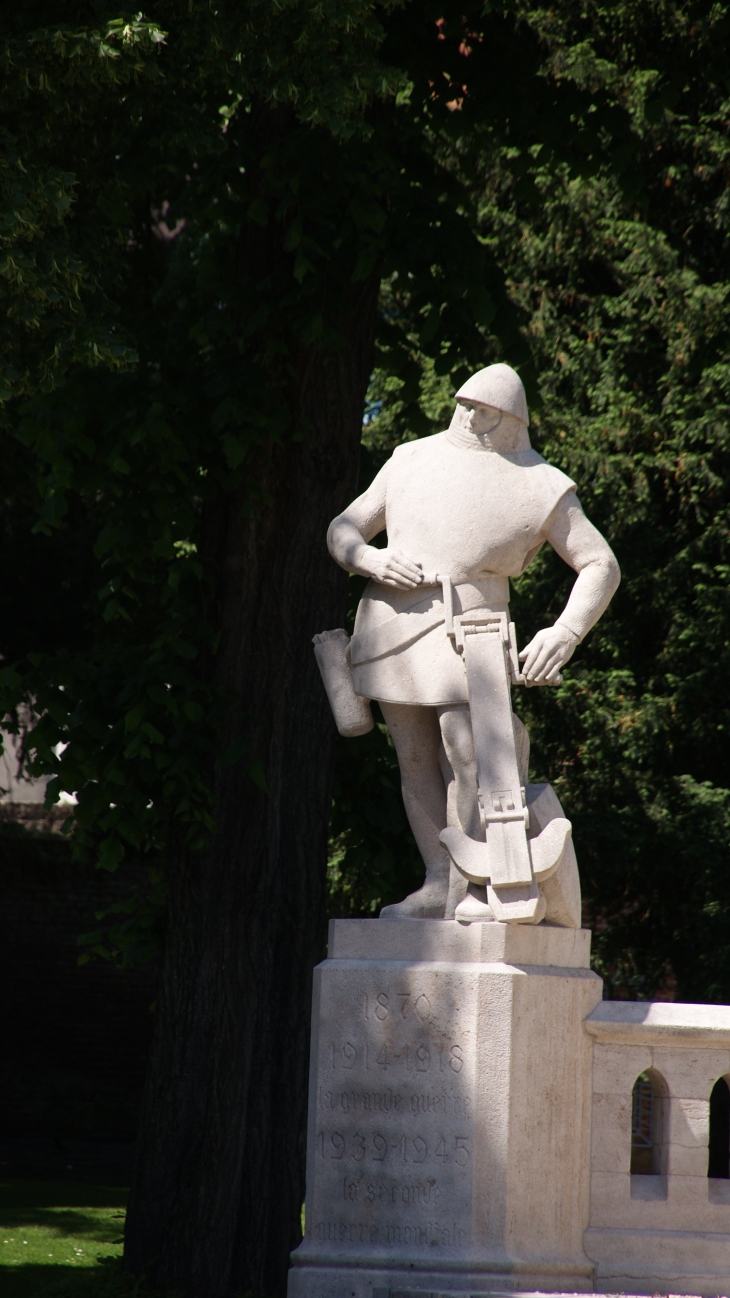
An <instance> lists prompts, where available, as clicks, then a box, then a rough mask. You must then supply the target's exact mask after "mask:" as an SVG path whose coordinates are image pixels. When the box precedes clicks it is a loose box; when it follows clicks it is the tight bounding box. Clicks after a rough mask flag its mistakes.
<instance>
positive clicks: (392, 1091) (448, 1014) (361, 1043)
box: [307, 966, 474, 1255]
mask: <svg viewBox="0 0 730 1298" xmlns="http://www.w3.org/2000/svg"><path fill="white" fill-rule="evenodd" d="M328 972H329V971H328ZM343 983H344V984H345V986H343ZM322 992H323V994H322V1014H321V1035H320V1045H319V1059H318V1077H317V1088H316V1092H315V1099H316V1128H315V1136H314V1149H313V1150H312V1149H310V1154H309V1157H310V1160H311V1159H312V1158H313V1159H314V1163H313V1167H312V1171H313V1186H314V1190H313V1195H312V1202H311V1204H310V1205H308V1208H307V1233H308V1235H309V1236H310V1238H311V1239H312V1240H314V1241H316V1242H317V1243H319V1244H321V1245H328V1244H329V1245H337V1246H339V1247H341V1248H346V1247H351V1246H353V1245H357V1246H358V1249H359V1250H362V1248H363V1247H365V1248H366V1249H367V1248H373V1249H374V1250H377V1249H383V1248H384V1247H391V1248H392V1246H394V1245H396V1246H402V1247H403V1248H404V1250H411V1251H413V1250H414V1249H415V1250H418V1249H424V1250H427V1251H428V1252H429V1253H430V1254H431V1255H433V1253H434V1251H438V1250H442V1249H446V1250H453V1249H459V1248H468V1246H469V1242H470V1221H471V1215H472V1214H471V1175H472V1162H473V1153H474V1151H473V1127H472V1124H473V1118H474V1114H473V1108H474V1103H473V1092H472V1088H473V1042H472V1039H471V1031H470V1026H471V1018H470V1016H469V1013H468V1004H467V1001H468V997H467V998H466V999H465V997H464V995H463V994H462V993H461V992H460V991H459V989H458V988H456V987H454V986H453V980H451V979H447V980H446V981H444V976H443V975H439V973H438V972H437V971H434V970H428V971H426V970H422V971H418V970H417V969H414V968H413V967H411V968H406V969H405V971H404V972H403V973H401V974H398V973H397V972H393V973H392V974H390V973H389V976H388V979H387V980H386V979H384V978H383V976H382V974H381V976H380V978H379V979H376V977H375V976H373V975H371V974H370V973H369V972H367V971H365V970H363V968H362V966H361V967H360V969H359V970H357V971H352V973H350V972H349V971H348V974H347V976H346V975H345V973H344V971H339V976H336V975H333V976H332V978H331V983H330V985H329V986H328V984H327V982H325V983H324V985H323V989H322ZM328 993H330V994H331V999H330V1000H328Z"/></svg>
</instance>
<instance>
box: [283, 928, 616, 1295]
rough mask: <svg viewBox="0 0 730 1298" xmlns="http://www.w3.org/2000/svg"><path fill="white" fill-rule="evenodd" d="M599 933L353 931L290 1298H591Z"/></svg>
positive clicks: (324, 998)
mask: <svg viewBox="0 0 730 1298" xmlns="http://www.w3.org/2000/svg"><path fill="white" fill-rule="evenodd" d="M589 945H590V934H589V932H587V931H585V930H575V929H558V928H548V927H531V926H527V925H525V926H519V925H517V926H515V925H510V926H508V925H505V924H498V923H492V924H473V925H470V926H466V925H461V924H458V923H457V922H455V921H451V922H449V921H443V920H335V921H333V923H332V925H331V927H330V945H329V958H328V959H327V960H326V961H325V962H324V963H323V964H322V965H320V966H319V968H318V969H317V970H316V973H315V991H314V1013H313V1028H312V1064H311V1083H310V1102H309V1132H308V1155H307V1163H308V1171H307V1205H306V1233H305V1238H304V1242H303V1243H302V1245H301V1246H300V1248H299V1249H297V1251H296V1252H295V1253H294V1254H293V1256H292V1263H293V1265H292V1270H291V1272H290V1277H289V1298H375V1295H376V1294H377V1293H378V1291H381V1293H385V1294H387V1293H388V1292H389V1291H390V1290H393V1291H395V1290H404V1289H407V1290H417V1291H418V1290H420V1291H424V1290H425V1291H426V1292H428V1291H431V1292H434V1291H436V1292H440V1293H446V1294H452V1293H453V1294H460V1293H464V1294H470V1295H477V1294H481V1293H485V1294H486V1293H490V1292H494V1291H495V1290H496V1291H502V1292H504V1291H508V1290H523V1291H535V1290H542V1291H553V1292H566V1291H567V1292H575V1291H581V1290H585V1291H590V1290H592V1288H593V1265H592V1263H591V1262H590V1261H589V1260H588V1258H587V1257H586V1255H585V1253H584V1251H583V1231H584V1229H585V1227H586V1226H587V1224H588V1166H589V1148H588V1145H589V1133H590V1110H589V1106H590V1100H591V1041H590V1039H589V1038H588V1036H587V1034H586V1033H585V1032H584V1030H583V1020H584V1018H585V1017H586V1015H587V1014H590V1012H591V1011H592V1010H593V1009H594V1007H595V1006H596V1005H597V1004H598V1002H599V1001H600V1000H601V982H600V979H599V978H597V977H596V976H595V975H594V974H592V973H591V972H590V970H589V969H588V954H589Z"/></svg>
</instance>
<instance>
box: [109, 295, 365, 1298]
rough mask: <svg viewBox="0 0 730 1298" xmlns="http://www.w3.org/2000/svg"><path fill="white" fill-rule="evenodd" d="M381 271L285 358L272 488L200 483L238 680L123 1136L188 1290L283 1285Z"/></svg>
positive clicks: (158, 1262)
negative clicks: (332, 553) (329, 679)
mask: <svg viewBox="0 0 730 1298" xmlns="http://www.w3.org/2000/svg"><path fill="white" fill-rule="evenodd" d="M377 289H378V284H377V277H376V276H373V277H372V278H371V279H370V280H369V281H368V282H367V283H365V284H361V285H357V286H353V288H352V292H351V303H350V306H351V310H350V313H349V316H348V318H347V319H345V320H344V321H342V322H341V328H342V333H343V334H344V335H345V337H344V342H343V344H342V345H341V346H340V347H335V348H332V349H330V350H329V351H324V350H321V351H317V350H316V349H314V348H312V349H308V351H307V354H306V356H304V357H303V363H302V365H301V366H300V371H299V373H300V377H299V380H298V385H297V386H298V391H297V393H296V398H297V400H298V411H297V413H298V416H299V419H300V422H301V424H302V426H303V427H304V428H305V429H306V430H307V431H305V434H304V438H303V440H301V441H288V442H283V443H282V444H280V445H278V446H274V447H271V448H270V449H269V451H268V452H267V455H266V462H265V464H264V465H263V470H262V472H261V473H257V480H258V481H259V482H261V483H262V485H263V487H264V489H265V491H266V492H267V494H268V499H269V501H270V503H269V504H267V505H266V506H265V507H264V508H263V509H259V510H257V512H256V514H255V516H252V515H251V514H250V512H248V511H247V510H246V509H245V507H244V503H243V499H242V498H238V497H236V496H235V495H231V496H230V497H228V498H225V497H221V498H220V499H219V500H218V501H217V502H216V508H215V510H214V511H213V514H214V516H213V518H212V520H211V521H210V526H209V535H212V536H213V541H212V543H211V544H212V545H213V549H214V550H215V551H216V552H217V562H218V565H219V569H218V570H219V572H220V574H221V584H222V601H221V626H222V639H221V648H220V651H219V653H218V655H217V658H216V662H215V665H214V676H215V679H217V680H218V681H219V682H223V683H224V684H226V685H227V686H229V687H233V688H234V689H235V691H236V693H237V695H238V697H239V699H240V706H239V707H238V709H237V712H236V715H235V716H234V717H232V719H231V724H230V727H229V733H228V734H227V735H226V739H225V743H226V744H228V743H230V742H231V740H232V739H235V738H237V737H239V738H240V737H248V738H249V739H250V741H251V747H250V750H249V752H250V756H251V757H254V756H255V757H257V758H259V759H260V760H261V762H262V765H263V769H264V772H265V777H266V781H267V785H268V792H264V791H262V790H261V789H259V788H258V787H257V786H256V784H255V783H254V781H253V779H252V778H251V775H250V773H249V771H248V769H247V768H248V764H249V763H248V758H244V759H243V760H242V761H240V762H238V763H237V764H235V765H233V766H231V767H228V768H226V769H221V768H218V770H217V773H216V776H215V803H214V818H215V822H216V831H215V834H214V837H213V841H212V844H211V847H210V849H209V850H208V851H206V852H202V853H191V852H190V851H186V850H185V848H184V846H183V845H182V844H180V845H179V846H178V850H177V851H176V852H174V854H173V856H174V859H173V861H172V863H171V875H170V911H169V925H168V933H167V946H166V954H165V961H164V969H163V977H162V988H161V994H160V998H159V1004H158V1011H157V1014H158V1023H157V1031H156V1039H155V1042H154V1046H153V1051H152V1057H151V1063H150V1071H149V1076H148V1083H147V1089H146V1095H145V1099H144V1103H143V1112H142V1117H141V1123H140V1131H139V1137H138V1159H137V1167H136V1172H135V1177H134V1183H133V1188H132V1194H131V1202H130V1207H129V1215H128V1226H127V1247H126V1252H125V1266H126V1267H127V1268H128V1269H129V1270H130V1271H132V1272H134V1273H137V1272H141V1271H143V1270H146V1271H147V1272H148V1274H149V1275H150V1278H151V1279H152V1280H153V1282H155V1283H157V1284H160V1285H169V1286H171V1287H173V1288H175V1289H176V1290H178V1291H180V1292H181V1293H183V1294H191V1295H195V1298H223V1295H229V1294H233V1293H236V1294H247V1293H248V1292H249V1291H250V1292H251V1293H252V1294H253V1295H255V1298H259V1295H263V1296H265V1298H269V1296H271V1298H283V1295H284V1294H285V1293H286V1273H287V1268H288V1262H289V1252H290V1250H291V1249H292V1248H293V1247H294V1246H295V1245H296V1244H297V1243H298V1241H299V1239H300V1238H301V1232H300V1213H301V1206H302V1200H303V1196H304V1162H305V1121H306V1100H307V1071H308V1053H309V1049H308V1047H309V1018H310V989H311V981H312V980H311V971H312V968H313V966H314V965H315V963H317V961H318V960H319V959H321V958H322V956H323V954H324V949H325V937H326V934H325V860H326V837H327V821H328V812H329V803H330V796H331V777H332V765H333V756H334V744H335V738H336V732H335V727H334V724H333V721H332V717H331V715H330V712H329V707H328V704H327V700H326V696H325V693H324V689H323V687H322V683H321V681H320V679H319V675H318V671H317V668H316V663H315V659H314V653H313V649H312V644H311V640H312V635H313V634H314V633H315V632H317V631H323V630H326V629H329V628H332V627H336V626H341V625H343V618H344V612H345V598H346V576H345V574H344V573H343V572H341V571H340V570H339V569H338V568H337V567H336V565H335V564H334V563H333V561H332V560H331V559H330V557H329V555H328V553H327V549H326V544H325V532H326V527H327V524H328V522H329V520H330V519H331V518H332V517H333V516H334V515H335V514H336V513H338V512H339V511H340V510H341V509H342V508H343V507H344V506H345V504H346V503H347V502H348V501H349V500H350V499H351V498H352V496H353V495H354V494H355V491H356V487H357V474H358V460H359V442H360V432H361V427H362V412H363V406H364V398H365V392H366V388H367V383H368V377H369V374H370V368H371V360H372V343H373V334H374V326H375V308H376V300H377Z"/></svg>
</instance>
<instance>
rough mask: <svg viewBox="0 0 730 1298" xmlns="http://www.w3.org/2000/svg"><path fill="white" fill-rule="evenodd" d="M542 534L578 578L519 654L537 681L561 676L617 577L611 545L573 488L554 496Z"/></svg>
mask: <svg viewBox="0 0 730 1298" xmlns="http://www.w3.org/2000/svg"><path fill="white" fill-rule="evenodd" d="M543 536H544V537H545V540H546V541H549V542H550V545H551V546H552V547H553V549H554V550H556V551H557V553H558V554H559V555H560V557H561V559H564V560H565V562H566V563H567V564H569V565H570V567H571V568H573V569H574V571H575V572H577V574H578V579H577V581H576V583H575V585H574V586H573V589H572V591H571V592H570V598H569V600H568V602H567V604H566V605H565V608H564V609H563V612H562V613H561V614H560V617H559V618H558V620H557V622H556V623H555V625H554V626H551V627H545V628H544V630H542V631H538V633H537V635H536V636H534V637H533V639H532V640H531V641H530V643H529V644H528V645H527V646H526V647H525V648H524V649H523V650H522V653H521V654H520V658H521V660H522V663H523V667H522V670H523V672H524V675H525V677H526V679H527V680H528V681H530V682H531V683H532V684H535V685H537V684H548V685H549V684H555V683H556V682H558V681H559V680H560V669H561V667H562V666H563V665H564V664H565V663H567V661H568V659H569V658H571V657H572V655H573V652H574V650H575V648H576V646H577V645H579V644H580V642H581V640H582V639H583V637H584V636H585V635H587V634H588V632H589V631H590V629H591V627H592V626H595V624H596V622H597V621H598V619H599V617H600V616H601V614H602V613H603V612H604V610H605V609H606V608H607V606H608V604H609V601H610V600H611V597H612V595H613V594H614V592H615V591H616V589H617V587H618V584H619V582H620V580H621V572H620V569H619V566H618V563H617V562H616V557H615V555H614V553H613V551H612V549H611V547H610V546H609V545H608V543H607V542H606V541H605V540H604V539H603V537H602V536H601V533H600V532H599V531H598V530H597V529H596V528H595V527H594V526H593V524H592V523H591V522H590V521H589V520H588V519H587V518H586V516H585V514H584V513H583V509H582V507H581V504H580V501H579V500H578V497H577V496H576V494H575V492H574V491H569V492H567V493H566V495H564V496H563V497H562V499H561V500H559V501H558V504H557V505H556V506H555V508H554V510H553V511H552V513H551V515H550V517H549V518H548V520H547V523H546V524H545V527H544V528H543Z"/></svg>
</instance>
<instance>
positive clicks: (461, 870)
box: [315, 365, 620, 926]
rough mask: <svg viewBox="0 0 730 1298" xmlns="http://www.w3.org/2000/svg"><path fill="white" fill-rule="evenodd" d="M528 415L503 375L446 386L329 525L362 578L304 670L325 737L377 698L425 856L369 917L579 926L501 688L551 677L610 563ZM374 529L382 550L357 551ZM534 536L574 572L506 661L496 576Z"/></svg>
mask: <svg viewBox="0 0 730 1298" xmlns="http://www.w3.org/2000/svg"><path fill="white" fill-rule="evenodd" d="M528 424H529V417H528V412H527V402H526V399H525V391H524V388H523V385H522V382H521V380H520V378H519V376H518V375H517V374H516V372H515V371H514V370H513V369H511V368H510V367H509V366H508V365H489V366H487V368H486V369H483V370H480V371H479V372H478V373H477V374H474V375H473V376H472V377H471V378H470V379H468V380H467V382H466V383H465V384H464V385H463V387H462V388H460V390H459V391H458V392H457V393H456V407H455V410H454V415H453V418H452V420H451V423H450V425H449V428H448V429H447V431H446V432H442V433H438V434H436V435H435V436H432V437H425V438H423V439H421V440H419V441H415V442H407V443H405V444H404V445H402V446H399V447H397V449H396V450H395V452H394V453H393V455H392V456H391V458H390V460H389V461H388V462H387V464H385V466H384V467H383V468H382V469H381V471H380V473H379V474H378V475H377V477H376V478H375V480H374V481H373V483H372V485H371V486H370V487H369V488H368V490H367V491H365V492H364V493H363V495H361V496H359V497H358V499H357V500H355V501H353V503H352V504H351V505H350V506H349V507H348V508H347V509H346V510H345V511H344V512H343V513H342V514H340V515H339V517H337V518H336V519H334V521H333V522H332V524H331V526H330V529H329V534H328V545H329V549H330V553H331V554H332V556H333V558H334V559H335V560H336V561H337V563H339V564H340V565H341V566H342V567H343V568H345V569H347V571H349V572H357V573H360V574H361V575H362V576H365V577H369V578H370V581H369V583H368V585H367V587H366V589H365V592H364V594H363V597H362V599H361V601H360V605H359V608H358V611H357V618H356V622H355V631H354V635H353V638H352V641H351V643H350V644H349V645H348V644H347V641H346V637H344V633H343V632H329V633H325V634H324V635H323V636H317V637H315V647H316V651H317V656H318V659H319V661H320V667H321V668H322V671H323V676H324V678H325V684H326V685H327V688H328V692H329V694H330V700H331V701H332V703H333V708H334V710H335V714H336V717H337V716H338V707H339V712H340V716H339V724H340V728H341V730H342V731H343V733H351V734H355V733H363V731H364V730H365V729H368V728H369V726H370V725H371V724H372V722H371V720H370V719H369V716H368V715H367V713H369V703H366V702H365V701H366V700H371V699H377V701H378V702H379V704H380V707H381V710H382V713H383V716H384V718H385V721H386V724H387V726H388V730H389V732H390V735H391V737H392V740H393V743H394V745H395V749H396V752H397V755H398V762H399V765H400V772H401V780H402V791H403V800H404V803H405V808H406V812H407V814H408V819H409V822H410V825H411V828H412V830H413V833H414V836H415V838H416V842H417V844H418V847H419V850H420V852H421V855H422V857H423V860H424V863H425V866H426V878H425V882H424V884H423V886H422V887H421V888H420V889H419V890H418V891H417V892H415V893H413V894H412V895H411V896H409V897H406V899H405V900H404V901H402V902H400V903H398V904H397V905H393V906H388V907H386V908H385V910H384V911H383V912H382V915H383V918H423V919H425V918H444V917H446V918H451V917H453V916H454V915H455V916H456V918H457V919H459V920H463V921H469V922H473V921H474V920H492V919H495V918H498V919H502V920H506V921H508V922H509V921H515V922H522V923H525V922H527V923H538V922H540V920H542V919H543V918H545V919H546V921H547V922H548V923H554V924H564V925H568V926H574V925H576V924H579V923H580V914H579V910H580V890H579V884H578V876H577V868H576V864H575V854H574V852H573V848H572V842H571V841H570V823H569V822H568V821H567V820H565V818H564V817H563V814H562V810H561V809H560V804H559V803H558V801H557V798H556V796H555V794H554V793H553V791H552V789H551V788H550V786H549V785H528V783H527V757H528V753H529V741H528V738H527V732H526V731H525V728H524V726H523V725H522V723H521V722H520V721H519V719H518V718H517V717H516V716H515V715H514V714H513V713H512V710H511V704H510V701H509V700H510V684H514V683H524V684H526V685H532V686H534V685H550V684H557V683H559V682H560V681H561V679H562V677H561V675H560V671H561V668H562V667H563V665H564V664H565V663H566V662H567V661H568V659H569V658H570V657H571V655H572V654H573V652H574V650H575V648H576V646H577V645H578V644H579V643H580V641H581V640H582V639H583V637H584V636H585V635H586V633H587V632H588V631H589V630H590V629H591V627H592V626H593V625H594V623H595V622H596V621H597V620H598V618H599V617H600V616H601V614H602V613H603V611H604V609H605V608H606V606H607V605H608V603H609V600H610V599H611V597H612V595H613V593H614V591H615V590H616V588H617V586H618V583H619V580H620V574H619V568H618V564H617V562H616V559H615V557H614V555H613V553H612V551H611V550H610V548H609V546H608V545H607V543H606V541H605V540H604V539H603V537H602V536H601V535H600V533H599V532H598V531H597V530H596V528H595V527H593V525H592V524H591V523H590V522H589V521H588V519H587V518H586V516H585V514H584V513H583V510H582V508H581V505H580V503H579V501H578V498H577V496H576V491H575V483H574V482H572V481H571V479H570V478H569V477H567V476H566V475H565V474H564V473H562V472H561V471H560V470H559V469H556V468H554V467H553V466H552V465H550V464H547V463H546V461H545V460H544V459H543V458H542V456H540V455H538V453H537V452H536V451H535V450H533V449H532V447H531V445H530V439H529V435H528ZM386 529H387V534H388V545H387V547H386V548H385V549H377V548H375V547H374V546H372V545H371V544H370V542H371V541H372V539H373V537H375V536H377V535H378V533H380V532H382V531H384V530H386ZM546 541H547V542H548V543H549V544H550V545H552V547H553V549H554V550H556V551H557V553H558V554H559V555H560V556H561V558H562V559H564V560H565V562H566V563H568V564H569V565H570V566H571V567H572V568H573V569H574V570H575V572H576V573H577V574H578V576H577V580H576V582H575V584H574V586H573V589H572V591H571V594H570V598H569V600H568V602H567V604H566V606H565V609H564V610H563V612H562V613H561V614H560V616H559V618H558V619H557V621H556V622H555V624H554V625H553V626H551V627H546V628H545V629H543V630H541V631H538V633H537V635H535V636H534V637H533V639H532V640H531V641H530V643H529V644H528V645H527V647H526V648H525V649H523V650H522V652H521V653H520V654H519V658H518V655H517V650H516V642H515V636H514V627H513V626H512V625H511V624H510V622H509V607H508V605H509V578H510V577H518V576H519V575H520V574H521V573H523V572H524V571H525V569H526V568H527V567H528V566H529V564H530V563H531V562H532V560H533V559H534V558H535V555H536V554H537V553H538V551H539V550H540V548H541V546H542V545H543V544H544V543H545V542H546ZM334 637H339V639H338V640H337V642H336V644H335V643H328V642H329V641H331V640H332V639H333V638H334ZM328 653H329V666H330V667H331V668H332V670H328V666H327V662H326V661H325V660H326V659H327V654H328ZM335 655H339V657H338V660H337V664H336V666H333V665H334V664H335ZM338 672H339V675H338ZM335 677H337V681H339V685H338V684H337V683H336V682H335ZM338 689H339V703H338V698H337V694H338ZM353 691H354V695H353ZM346 696H347V698H346ZM348 700H349V704H350V713H351V715H350V719H349V721H348V720H347V718H345V720H344V721H343V719H342V718H343V716H344V713H343V712H342V707H343V706H345V712H346V710H347V706H346V705H347V703H348ZM353 709H354V713H355V714H356V716H355V721H354V722H353V721H352V714H353ZM358 709H359V711H358ZM363 709H366V712H365V713H363ZM348 727H349V728H348Z"/></svg>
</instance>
